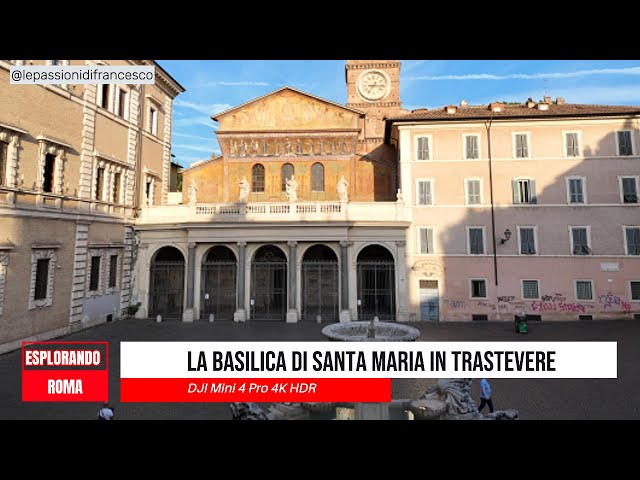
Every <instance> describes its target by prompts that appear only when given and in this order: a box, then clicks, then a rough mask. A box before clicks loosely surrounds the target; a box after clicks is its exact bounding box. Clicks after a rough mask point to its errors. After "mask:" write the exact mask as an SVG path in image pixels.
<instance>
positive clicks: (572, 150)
mask: <svg viewBox="0 0 640 480" xmlns="http://www.w3.org/2000/svg"><path fill="white" fill-rule="evenodd" d="M565 143H566V147H567V152H566V153H567V157H577V156H578V155H579V154H580V153H579V152H580V149H579V146H578V134H577V133H576V132H569V133H566V134H565Z"/></svg>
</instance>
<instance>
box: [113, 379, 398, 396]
mask: <svg viewBox="0 0 640 480" xmlns="http://www.w3.org/2000/svg"><path fill="white" fill-rule="evenodd" d="M120 401H121V402H346V401H348V402H390V401H391V379H388V378H311V379H305V378H240V379H238V378H226V379H225V378H208V379H207V378H121V379H120Z"/></svg>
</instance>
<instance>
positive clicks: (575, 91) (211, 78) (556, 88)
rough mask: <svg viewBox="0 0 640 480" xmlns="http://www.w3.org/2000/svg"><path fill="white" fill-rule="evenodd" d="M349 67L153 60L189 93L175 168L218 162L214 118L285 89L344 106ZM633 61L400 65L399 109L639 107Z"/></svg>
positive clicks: (181, 110) (178, 109)
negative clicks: (534, 104) (545, 101)
mask: <svg viewBox="0 0 640 480" xmlns="http://www.w3.org/2000/svg"><path fill="white" fill-rule="evenodd" d="M345 62H346V60H158V63H159V64H160V65H161V66H162V67H163V68H164V69H165V70H167V71H168V72H169V73H170V74H171V75H172V76H173V77H174V78H175V79H176V80H177V81H178V82H180V84H182V86H183V87H185V88H186V91H185V92H184V93H182V94H180V95H179V96H178V97H177V98H176V100H175V103H174V110H173V112H174V122H173V147H172V152H173V153H174V155H175V156H176V157H175V159H174V160H175V161H177V162H178V163H179V164H180V165H182V166H183V167H187V166H189V165H190V164H192V163H193V162H196V161H198V160H206V159H208V158H210V156H211V154H212V153H216V154H218V153H219V152H220V149H219V147H218V143H217V141H216V136H215V129H216V128H217V124H216V122H214V121H213V120H212V119H211V116H212V115H215V114H216V113H219V112H221V111H223V110H226V109H228V108H232V107H235V106H237V105H239V104H241V103H244V102H247V101H249V100H251V99H253V98H256V97H259V96H262V95H265V94H267V93H269V92H271V91H273V90H277V89H278V88H280V87H283V86H285V85H288V86H291V87H294V88H297V89H299V90H302V91H305V92H308V93H311V94H313V95H316V96H319V97H322V98H326V99H327V100H331V101H334V102H337V103H341V104H344V103H345V102H346V96H347V91H346V85H345V75H344V66H345ZM639 80H640V61H638V60H628V61H627V60H402V69H401V74H400V97H401V100H402V103H403V107H404V108H407V109H414V108H421V107H426V108H435V107H441V106H443V105H447V104H451V103H453V104H457V103H459V102H460V100H467V101H468V102H469V103H470V104H487V103H490V102H492V101H496V100H503V101H510V102H515V101H522V102H524V101H525V100H526V99H527V98H529V97H531V98H533V99H534V100H539V99H541V98H542V97H543V96H544V95H545V91H546V94H547V95H549V96H551V97H553V98H555V97H564V98H565V100H566V101H567V102H568V103H591V104H607V105H640V81H639Z"/></svg>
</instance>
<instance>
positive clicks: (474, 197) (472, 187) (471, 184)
mask: <svg viewBox="0 0 640 480" xmlns="http://www.w3.org/2000/svg"><path fill="white" fill-rule="evenodd" d="M480 203H481V198H480V180H467V204H468V205H480Z"/></svg>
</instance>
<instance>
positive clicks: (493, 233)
mask: <svg viewBox="0 0 640 480" xmlns="http://www.w3.org/2000/svg"><path fill="white" fill-rule="evenodd" d="M492 121H493V116H490V117H489V121H488V122H486V123H485V127H486V129H487V154H488V156H489V198H490V201H491V241H492V242H493V276H494V280H495V284H496V286H498V256H497V253H496V215H495V209H494V205H493V166H492V163H491V123H492Z"/></svg>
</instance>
